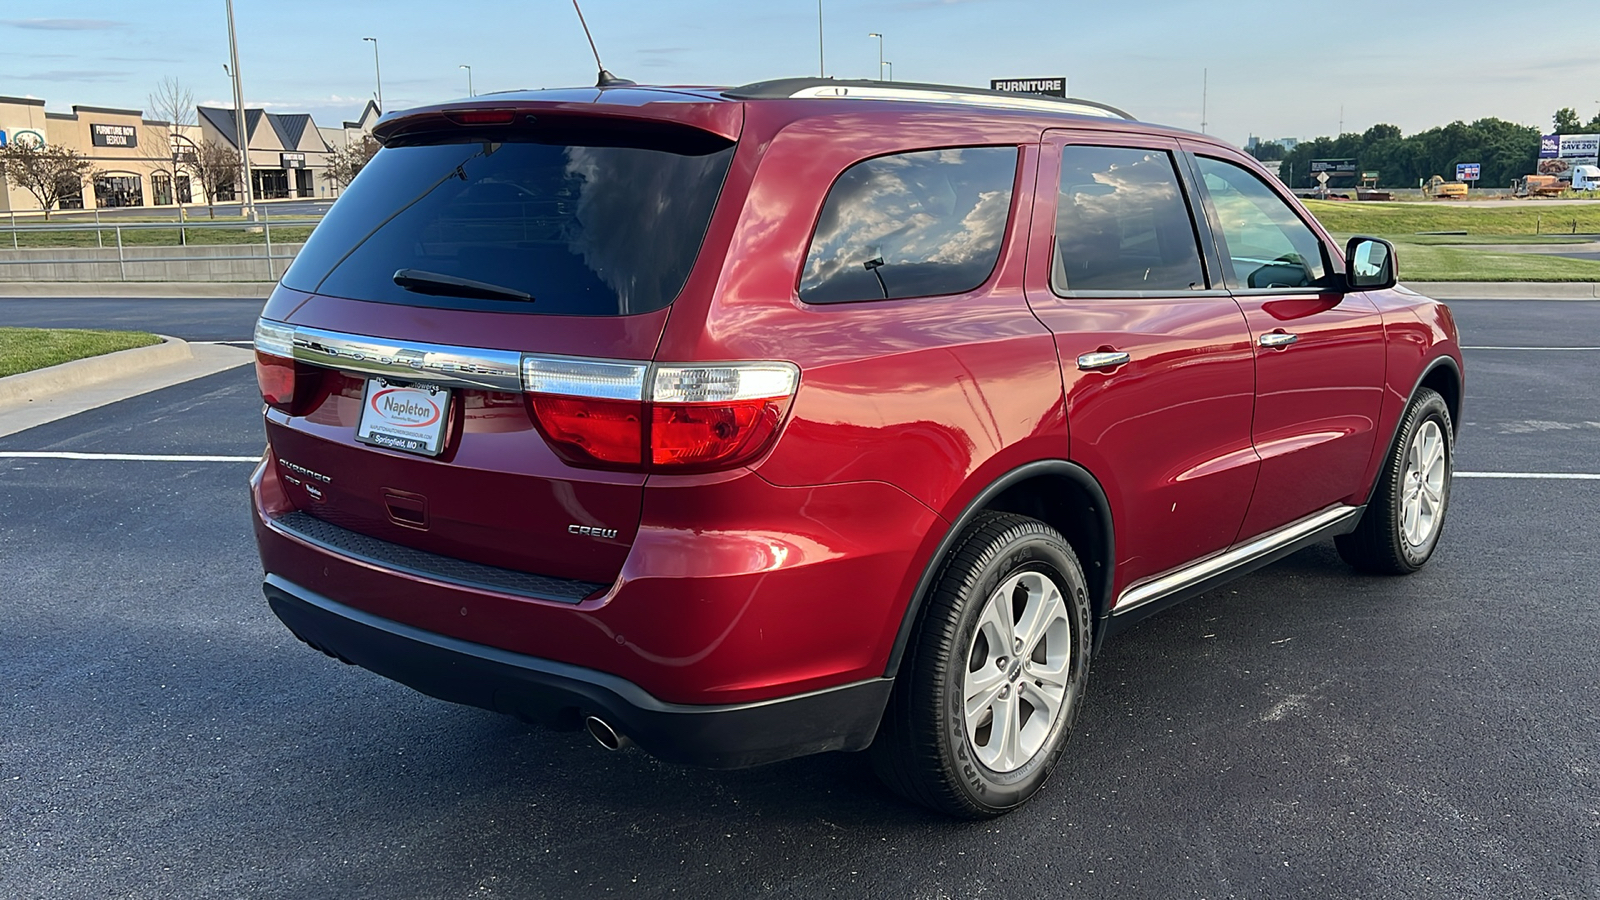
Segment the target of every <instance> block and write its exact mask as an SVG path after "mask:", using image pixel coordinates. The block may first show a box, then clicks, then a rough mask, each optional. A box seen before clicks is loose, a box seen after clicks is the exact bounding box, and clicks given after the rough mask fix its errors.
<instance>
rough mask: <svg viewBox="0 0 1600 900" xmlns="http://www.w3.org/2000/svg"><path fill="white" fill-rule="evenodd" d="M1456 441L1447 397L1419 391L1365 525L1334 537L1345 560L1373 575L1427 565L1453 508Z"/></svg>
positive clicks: (1386, 463) (1381, 476) (1401, 572)
mask: <svg viewBox="0 0 1600 900" xmlns="http://www.w3.org/2000/svg"><path fill="white" fill-rule="evenodd" d="M1454 440H1455V439H1454V435H1453V432H1452V431H1451V429H1450V408H1449V407H1448V406H1446V405H1445V402H1444V398H1443V397H1440V396H1439V395H1438V393H1436V392H1434V391H1432V390H1429V389H1428V388H1422V389H1420V390H1418V391H1417V394H1416V396H1415V397H1413V398H1412V400H1411V405H1410V406H1409V407H1407V408H1406V414H1405V416H1404V417H1403V418H1401V420H1400V433H1399V437H1398V439H1397V440H1396V441H1395V442H1394V449H1393V450H1391V451H1390V452H1389V458H1388V459H1386V460H1384V463H1383V470H1382V471H1381V472H1380V473H1379V475H1378V487H1377V489H1376V490H1374V491H1373V492H1372V500H1371V501H1370V502H1368V504H1367V511H1366V512H1365V513H1363V514H1362V516H1361V522H1360V524H1358V525H1357V526H1356V529H1355V531H1352V532H1350V533H1349V534H1342V535H1340V536H1339V537H1337V538H1335V539H1334V544H1335V546H1337V547H1338V548H1339V555H1340V556H1341V557H1343V558H1344V561H1345V562H1347V563H1349V564H1350V565H1352V566H1354V567H1355V568H1356V569H1357V570H1359V571H1362V572H1368V573H1371V574H1374V575H1409V574H1411V573H1412V572H1415V571H1417V570H1418V569H1420V568H1422V567H1423V566H1424V565H1426V564H1427V562H1428V559H1429V558H1430V557H1432V556H1433V551H1434V548H1436V547H1437V546H1438V545H1439V535H1440V533H1441V532H1443V531H1444V519H1445V513H1446V512H1447V511H1448V510H1449V508H1450V480H1451V473H1452V471H1453V466H1454V464H1455V442H1454Z"/></svg>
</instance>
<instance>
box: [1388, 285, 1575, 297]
mask: <svg viewBox="0 0 1600 900" xmlns="http://www.w3.org/2000/svg"><path fill="white" fill-rule="evenodd" d="M1405 286H1406V287H1408V288H1410V289H1412V290H1413V291H1416V292H1417V293H1419V294H1422V295H1424V296H1427V297H1432V298H1433V299H1435V300H1595V299H1600V284H1596V283H1594V282H1591V281H1566V282H1554V281H1409V282H1406V283H1405Z"/></svg>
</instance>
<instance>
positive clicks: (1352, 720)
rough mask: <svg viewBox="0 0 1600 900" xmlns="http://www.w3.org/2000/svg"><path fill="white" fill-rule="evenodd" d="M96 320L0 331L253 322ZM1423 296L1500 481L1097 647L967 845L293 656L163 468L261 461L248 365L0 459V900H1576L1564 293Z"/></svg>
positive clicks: (208, 313)
mask: <svg viewBox="0 0 1600 900" xmlns="http://www.w3.org/2000/svg"><path fill="white" fill-rule="evenodd" d="M78 302H80V301H73V303H78ZM81 302H88V301H81ZM94 302H95V303H103V304H108V305H106V306H104V307H82V306H73V305H71V304H58V305H56V306H53V307H52V306H49V305H48V304H52V303H57V302H56V301H42V300H41V301H36V302H33V303H26V302H23V301H0V324H8V325H9V324H28V325H68V324H82V323H83V321H85V320H87V319H91V318H95V317H103V316H108V315H110V316H116V317H117V318H116V319H115V321H117V322H118V323H126V324H119V325H118V326H117V327H140V328H152V329H155V330H159V331H164V332H166V333H169V334H171V333H177V334H179V335H180V336H186V337H187V336H189V335H185V334H183V329H192V330H193V334H194V335H195V336H196V339H209V340H234V339H248V338H249V327H250V324H251V323H252V322H253V318H254V315H255V312H254V310H258V309H259V305H260V304H259V301H218V300H207V301H172V302H170V303H169V302H165V301H142V300H141V301H94ZM184 303H192V304H196V305H195V306H193V307H186V306H181V305H179V306H174V305H173V304H184ZM251 303H254V307H253V308H250V307H249V304H251ZM226 304H238V307H237V308H234V307H233V306H226ZM1451 306H1452V308H1453V309H1454V310H1455V312H1456V314H1457V317H1458V319H1459V321H1460V323H1461V330H1462V334H1463V337H1464V340H1465V342H1466V344H1467V345H1468V346H1469V347H1473V348H1485V349H1469V350H1467V351H1466V357H1467V364H1468V373H1467V399H1466V407H1465V416H1464V419H1465V422H1464V426H1463V429H1462V436H1461V441H1460V445H1459V447H1458V455H1457V459H1456V468H1457V470H1458V471H1459V472H1463V473H1515V474H1517V476H1518V477H1514V478H1483V477H1462V478H1460V479H1458V480H1457V481H1456V483H1455V486H1454V493H1453V496H1452V500H1453V504H1452V506H1453V508H1452V509H1451V511H1450V518H1449V521H1448V523H1447V525H1446V529H1445V532H1444V536H1443V540H1442V543H1441V546H1440V550H1439V552H1438V554H1437V556H1436V557H1435V559H1434V561H1433V562H1432V564H1431V565H1430V566H1429V567H1428V568H1427V569H1425V570H1424V571H1422V572H1421V573H1419V574H1417V575H1415V576H1412V577H1409V578H1404V579H1380V578H1364V577H1360V576H1356V575H1354V574H1353V573H1352V572H1351V571H1350V570H1349V569H1348V568H1346V567H1345V566H1344V565H1343V564H1342V563H1341V562H1340V561H1339V559H1338V557H1337V556H1336V555H1335V553H1334V552H1333V549H1332V547H1331V545H1328V546H1319V547H1313V548H1311V549H1308V550H1305V551H1303V552H1301V553H1299V554H1296V555H1295V556H1293V557H1290V558H1289V559H1287V560H1284V561H1283V562H1281V563H1279V564H1277V565H1275V566H1272V567H1270V568H1268V569H1265V570H1262V571H1261V572H1259V573H1256V574H1254V575H1251V576H1248V577H1246V578H1244V579H1242V580H1239V581H1236V582H1234V583H1232V584H1230V585H1228V586H1225V587H1223V588H1221V589H1218V590H1215V591H1213V592H1211V593H1209V594H1206V595H1204V596H1202V597H1199V598H1197V599H1195V600H1193V601H1190V602H1188V603H1186V604H1184V605H1182V606H1179V607H1177V608H1175V609H1173V610H1171V611H1169V612H1166V613H1164V614H1162V615H1160V616H1158V617H1156V618H1153V619H1151V620H1148V621H1147V622H1145V623H1144V624H1142V625H1140V626H1139V627H1137V628H1136V629H1135V630H1133V631H1132V632H1131V633H1129V634H1127V635H1124V636H1121V637H1119V638H1117V639H1115V640H1113V641H1110V642H1108V643H1107V645H1106V647H1105V651H1104V652H1103V653H1102V655H1101V656H1100V657H1099V658H1097V659H1096V660H1095V663H1094V671H1093V675H1092V677H1091V682H1090V689H1089V694H1088V699H1087V704H1086V706H1085V708H1084V710H1083V713H1082V715H1081V717H1080V719H1079V731H1078V734H1077V735H1076V736H1075V737H1074V739H1073V743H1072V745H1071V746H1069V748H1068V750H1067V753H1066V756H1065V757H1064V764H1063V766H1062V768H1061V769H1060V770H1058V772H1057V774H1056V776H1055V777H1054V779H1053V780H1052V782H1051V783H1050V784H1049V785H1048V786H1047V787H1046V789H1045V791H1044V792H1043V793H1042V794H1041V795H1040V796H1039V797H1038V798H1037V799H1036V800H1035V801H1034V802H1033V803H1032V804H1030V805H1029V806H1028V807H1026V808H1024V809H1023V810H1021V811H1019V812H1017V813H1015V814H1013V815H1011V816H1008V817H1005V818H1003V819H1000V820H997V821H993V822H987V823H979V824H960V823H953V822H949V821H946V820H943V819H940V818H937V817H934V816H932V815H930V814H927V813H925V812H923V811H922V810H920V809H918V808H915V807H911V806H909V805H907V804H905V803H903V802H901V801H899V800H897V799H896V798H894V797H893V796H892V795H890V794H889V793H888V792H887V791H886V790H884V789H883V788H881V787H879V785H878V783H877V782H876V781H875V780H874V778H873V777H872V775H871V772H870V771H869V768H868V766H867V764H866V760H865V759H864V758H863V757H861V756H859V755H851V754H830V755H825V756H818V757H811V758H807V759H801V760H795V761H792V762H788V763H783V764H779V765H774V766H769V767H765V768H758V769H750V770H744V771H736V772H709V771H702V770H696V769H687V768H680V767H676V766H670V765H664V764H661V763H657V762H655V761H653V760H651V759H649V758H648V757H645V756H643V755H641V754H639V753H637V752H623V753H606V752H604V751H602V750H600V749H599V748H598V747H596V746H595V745H594V744H593V742H592V741H591V740H590V739H589V738H588V737H586V736H583V735H580V734H563V733H552V732H547V731H541V730H537V729H531V728H529V727H527V726H524V725H522V724H521V723H518V722H516V721H514V720H512V719H509V718H505V717H501V716H497V715H494V714H491V713H487V712H482V711H479V710H474V709H467V708H463V707H456V706H451V705H448V704H444V703H441V702H438V701H434V700H432V699H430V698H427V697H424V696H422V695H419V694H416V693H413V692H411V691H410V690H408V689H406V688H403V687H400V686H398V685H396V684H392V683H390V682H387V681H384V680H383V679H381V678H378V677H377V676H374V675H371V674H369V673H367V672H364V671H362V670H360V669H355V668H351V667H347V666H344V665H341V664H339V663H337V662H335V661H333V660H331V659H328V658H326V657H324V656H322V655H321V654H319V653H317V652H315V651H313V650H310V649H309V648H307V647H305V646H303V645H301V644H300V643H298V642H297V641H296V640H295V639H294V638H293V637H292V636H291V635H290V634H289V633H288V632H287V631H286V630H285V629H284V628H283V627H282V626H281V625H280V624H279V623H278V622H277V620H276V619H275V618H274V617H273V616H272V615H271V613H270V612H269V611H268V610H267V607H266V605H265V603H264V602H263V600H262V598H261V593H260V587H259V582H260V569H259V565H258V563H257V560H256V556H255V548H254V544H253V541H252V539H251V536H250V528H249V516H250V512H249V505H248V501H247V497H246V493H245V479H246V477H247V475H248V473H249V470H250V464H249V463H248V462H240V461H219V462H205V463H200V462H185V461H173V460H170V459H168V458H167V457H172V456H184V455H209V456H216V457H223V458H228V457H238V458H248V457H252V456H255V455H258V454H259V453H260V451H261V448H262V444H263V441H262V437H261V425H260V421H259V408H260V403H259V399H258V397H257V394H256V392H255V386H254V383H253V380H252V376H251V373H250V370H249V369H248V368H243V369H237V370H233V371H229V372H224V373H221V374H218V375H214V376H211V377H208V378H204V379H200V380H197V381H193V382H189V383H187V384H183V385H179V386H177V387H173V388H169V389H166V390H163V391H159V392H156V393H153V394H148V395H145V396H143V397H139V398H136V399H134V400H129V401H126V402H123V403H119V404H116V405H113V406H109V407H104V408H101V409H97V410H93V411H90V412H87V413H83V414H81V415H78V416H74V417H72V418H69V419H65V420H61V421H58V422H54V423H51V424H49V425H44V426H40V427H38V428H34V429H30V430H28V431H24V432H21V433H18V434H16V435H12V436H10V437H7V438H3V439H0V897H8V898H10V897H15V898H79V897H88V896H93V897H102V896H103V897H124V896H127V897H156V896H160V897H216V896H240V897H253V898H276V897H283V898H303V897H373V898H405V897H417V898H438V897H531V896H552V897H556V896H637V897H668V896H693V897H750V896H772V897H808V898H809V897H819V896H840V897H926V898H938V897H948V898H964V897H975V896H998V897H1043V896H1072V897H1122V898H1125V897H1207V898H1212V897H1319V898H1324V897H1488V896H1495V897H1530V898H1533V897H1538V898H1553V897H1560V898H1580V897H1597V896H1600V701H1597V699H1596V698H1597V697H1600V669H1597V666H1596V662H1595V660H1596V654H1595V648H1596V647H1597V646H1600V573H1597V571H1596V566H1595V565H1594V560H1595V559H1596V551H1595V549H1594V548H1595V546H1596V544H1597V542H1600V519H1597V516H1596V512H1595V510H1596V507H1597V505H1600V480H1593V479H1590V480H1584V479H1579V478H1557V477H1551V476H1581V475H1585V474H1588V475H1594V474H1597V473H1600V379H1597V378H1596V377H1595V373H1596V372H1597V371H1600V351H1596V350H1579V349H1559V348H1575V347H1589V348H1595V347H1600V303H1595V302H1587V303H1586V302H1540V301H1456V302H1453V303H1452V304H1451ZM185 310H193V311H194V312H192V313H189V312H185ZM186 316H191V317H192V319H193V321H186V320H185V317H186ZM74 317H77V318H74ZM99 321H100V323H101V324H103V323H104V321H105V320H104V319H103V318H101V319H100V320H99ZM202 334H203V335H205V337H199V335H202ZM1506 348H1521V349H1506ZM1527 348H1539V349H1527ZM18 452H29V453H34V452H47V453H48V452H74V453H79V454H91V455H92V454H101V453H115V454H123V455H130V456H136V457H147V458H136V459H115V460H113V459H102V458H94V457H92V456H91V458H87V459H60V458H36V457H29V458H20V457H16V456H8V455H7V454H15V453H18Z"/></svg>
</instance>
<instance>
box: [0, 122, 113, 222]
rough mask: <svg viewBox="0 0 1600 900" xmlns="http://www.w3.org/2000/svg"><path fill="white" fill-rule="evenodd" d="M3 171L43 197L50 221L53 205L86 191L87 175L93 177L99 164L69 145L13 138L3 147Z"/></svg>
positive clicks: (0, 159)
mask: <svg viewBox="0 0 1600 900" xmlns="http://www.w3.org/2000/svg"><path fill="white" fill-rule="evenodd" d="M0 171H4V173H5V176H6V179H7V180H8V181H10V182H11V183H12V184H14V185H16V186H17V187H19V188H22V189H23V190H25V191H27V192H28V193H30V194H32V195H33V197H34V199H35V200H38V201H39V206H40V207H41V208H42V209H43V210H44V217H45V221H49V219H50V208H51V207H53V206H55V205H56V204H57V203H60V202H61V198H63V197H71V196H74V195H77V194H82V193H83V179H84V178H85V177H90V178H92V177H93V176H94V173H95V167H94V163H92V162H90V161H89V160H88V159H86V158H85V157H84V156H83V154H81V153H78V152H77V151H75V150H72V149H70V148H67V147H57V146H54V145H51V146H48V147H40V146H38V145H36V144H33V143H24V142H21V141H12V142H11V143H9V144H7V145H5V146H4V147H0Z"/></svg>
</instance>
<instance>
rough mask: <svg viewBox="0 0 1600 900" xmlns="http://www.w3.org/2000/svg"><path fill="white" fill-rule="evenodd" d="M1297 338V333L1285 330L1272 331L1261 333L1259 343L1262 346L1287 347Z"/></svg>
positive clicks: (1298, 337) (1298, 336)
mask: <svg viewBox="0 0 1600 900" xmlns="http://www.w3.org/2000/svg"><path fill="white" fill-rule="evenodd" d="M1298 340H1300V335H1298V334H1289V333H1288V332H1285V331H1274V332H1270V333H1268V334H1263V335H1262V336H1261V341H1260V343H1261V346H1263V347H1287V346H1289V345H1290V344H1292V343H1294V342H1295V341H1298Z"/></svg>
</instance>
